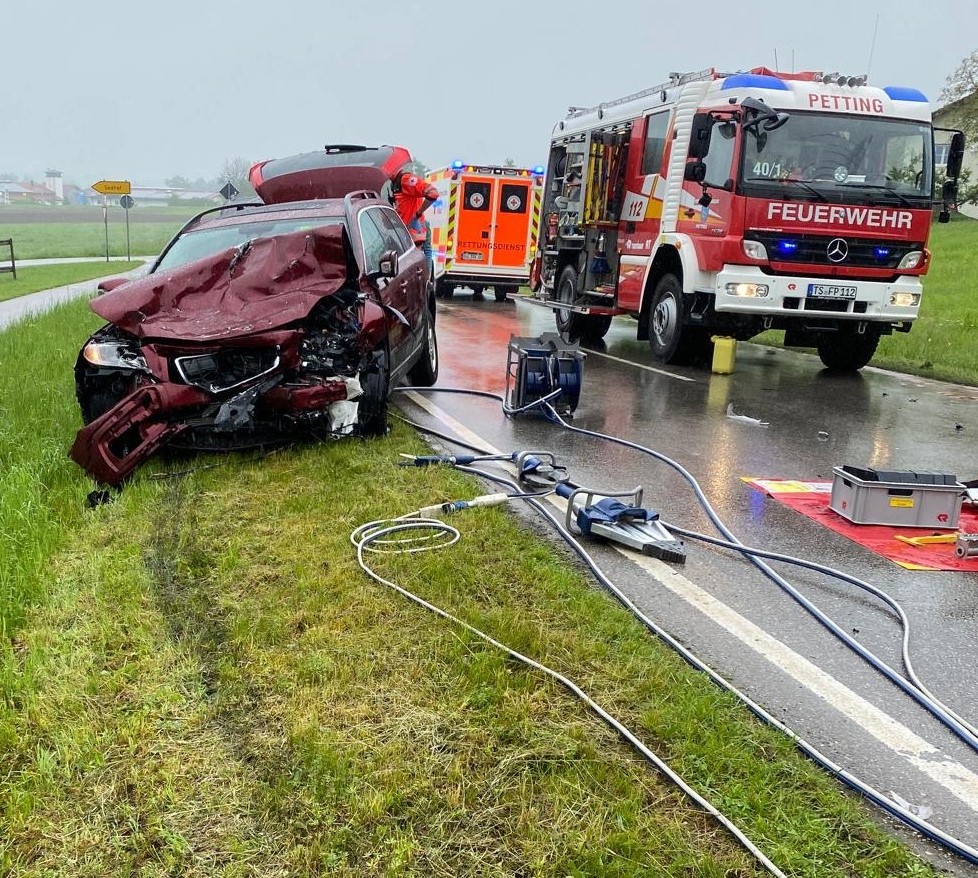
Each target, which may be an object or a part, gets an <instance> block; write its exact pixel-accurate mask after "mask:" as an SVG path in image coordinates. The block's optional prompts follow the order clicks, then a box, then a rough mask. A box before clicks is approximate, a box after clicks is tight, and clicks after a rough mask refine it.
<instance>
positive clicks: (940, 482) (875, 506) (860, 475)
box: [829, 466, 967, 529]
mask: <svg viewBox="0 0 978 878" xmlns="http://www.w3.org/2000/svg"><path fill="white" fill-rule="evenodd" d="M832 473H833V479H832V500H831V501H830V503H829V508H830V509H831V510H833V511H834V512H837V513H838V514H839V515H841V516H842V517H843V518H847V519H849V521H851V522H853V523H855V524H885V525H889V526H891V527H929V528H932V529H941V528H951V529H953V528H956V527H957V526H958V516H959V515H960V514H961V501H962V500H963V499H964V494H965V491H966V490H967V489H966V488H965V486H964V485H962V484H960V483H959V482H958V481H957V480H956V479H955V477H954V476H948V475H944V474H941V473H912V472H899V473H897V472H893V471H890V472H882V471H881V472H879V473H877V472H876V471H875V470H872V469H864V468H858V467H842V466H837V467H833V469H832ZM880 476H889V477H891V478H892V477H894V476H899V477H900V481H882V480H880V478H879V477H880Z"/></svg>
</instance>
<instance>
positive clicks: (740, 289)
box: [725, 284, 768, 299]
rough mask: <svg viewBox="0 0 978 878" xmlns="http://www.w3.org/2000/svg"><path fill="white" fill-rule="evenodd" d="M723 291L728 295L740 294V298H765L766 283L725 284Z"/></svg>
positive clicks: (766, 291)
mask: <svg viewBox="0 0 978 878" xmlns="http://www.w3.org/2000/svg"><path fill="white" fill-rule="evenodd" d="M725 291H726V293H727V295H728V296H740V297H741V298H742V299H766V298H767V293H768V286H767V284H727V286H726V287H725Z"/></svg>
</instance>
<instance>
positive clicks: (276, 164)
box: [248, 145, 411, 204]
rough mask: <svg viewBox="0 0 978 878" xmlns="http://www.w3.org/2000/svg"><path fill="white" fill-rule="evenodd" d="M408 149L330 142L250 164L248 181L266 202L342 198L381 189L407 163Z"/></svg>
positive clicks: (408, 157)
mask: <svg viewBox="0 0 978 878" xmlns="http://www.w3.org/2000/svg"><path fill="white" fill-rule="evenodd" d="M410 161H411V153H410V152H408V151H407V150H406V149H405V148H404V147H403V146H379V147H366V146H347V145H340V146H330V145H327V146H326V148H325V149H322V150H317V151H316V152H304V153H301V154H299V155H293V156H288V157H286V158H283V159H269V160H268V161H265V162H259V163H258V164H256V165H253V166H252V168H251V171H250V172H249V174H248V179H249V182H250V183H251V185H252V186H254V187H255V191H256V192H257V193H258V196H259V197H260V198H261V200H262V201H264V202H265V203H266V204H280V203H282V202H286V201H306V200H309V199H316V198H342V197H343V196H345V195H346V194H347V193H349V192H354V191H357V190H360V189H367V190H369V191H372V192H380V190H381V188H382V187H383V185H384V183H386V182H387V181H388V180H390V178H391V176H392V175H393V174H394V173H395V172H396V171H398V170H400V168H402V167H403V166H404V165H405V164H406V163H408V162H410Z"/></svg>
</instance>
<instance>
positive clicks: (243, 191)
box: [217, 156, 255, 199]
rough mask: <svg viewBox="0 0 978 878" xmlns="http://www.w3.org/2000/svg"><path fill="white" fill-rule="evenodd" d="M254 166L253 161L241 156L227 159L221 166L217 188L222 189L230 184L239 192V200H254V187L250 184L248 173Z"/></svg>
mask: <svg viewBox="0 0 978 878" xmlns="http://www.w3.org/2000/svg"><path fill="white" fill-rule="evenodd" d="M253 164H254V162H253V161H250V160H249V159H245V158H242V157H241V156H235V157H234V158H232V159H225V160H224V164H223V165H221V173H220V174H219V175H218V180H219V181H220V182H219V184H218V187H217V188H218V189H222V188H223V187H224V184H225V183H230V184H231V185H232V186H234V188H235V189H237V190H238V198H239V199H247V198H254V197H255V190H254V187H252V185H251V183H249V182H248V171H250V170H251V166H252V165H253Z"/></svg>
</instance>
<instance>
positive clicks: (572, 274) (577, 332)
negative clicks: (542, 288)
mask: <svg viewBox="0 0 978 878" xmlns="http://www.w3.org/2000/svg"><path fill="white" fill-rule="evenodd" d="M576 296H577V270H576V269H575V268H574V266H573V265H566V266H564V270H563V271H562V272H561V273H560V280H559V281H558V283H557V301H559V302H563V303H565V304H568V305H569V304H571V303H572V302H573V301H574V299H575V298H576ZM554 318H555V319H556V321H557V331H558V332H559V333H560V334H561V336H562V337H563V339H564V341H568V342H578V341H583V342H597V341H601V339H603V338H604V337H605V336H606V335H607V334H608V330H609V329H610V328H611V315H610V314H577V313H575V312H574V311H567V310H564V309H562V308H558V309H557V310H555V311H554Z"/></svg>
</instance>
